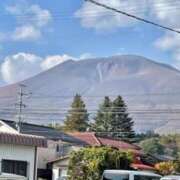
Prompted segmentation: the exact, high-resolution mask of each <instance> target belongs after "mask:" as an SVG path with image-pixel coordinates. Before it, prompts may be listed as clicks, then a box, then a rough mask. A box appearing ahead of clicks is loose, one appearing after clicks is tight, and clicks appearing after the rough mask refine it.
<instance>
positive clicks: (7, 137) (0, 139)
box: [0, 133, 47, 147]
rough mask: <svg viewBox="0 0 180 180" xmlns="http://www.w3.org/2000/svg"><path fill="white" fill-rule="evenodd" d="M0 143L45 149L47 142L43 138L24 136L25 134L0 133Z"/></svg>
mask: <svg viewBox="0 0 180 180" xmlns="http://www.w3.org/2000/svg"><path fill="white" fill-rule="evenodd" d="M0 143H1V144H14V145H24V146H37V147H47V141H46V139H45V138H44V137H38V136H33V135H25V134H10V133H0Z"/></svg>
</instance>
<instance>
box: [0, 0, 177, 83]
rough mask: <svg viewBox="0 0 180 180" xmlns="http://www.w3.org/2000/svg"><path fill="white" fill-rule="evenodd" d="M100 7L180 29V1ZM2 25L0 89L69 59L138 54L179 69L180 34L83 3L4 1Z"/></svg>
mask: <svg viewBox="0 0 180 180" xmlns="http://www.w3.org/2000/svg"><path fill="white" fill-rule="evenodd" d="M97 1H99V0H97ZM101 2H102V3H106V4H108V5H111V6H113V7H116V8H118V9H121V10H124V11H126V12H129V13H132V14H135V15H138V16H140V17H144V18H146V19H150V20H153V21H155V22H158V23H160V24H166V25H167V26H170V27H172V28H177V29H178V28H180V22H178V20H177V18H178V17H180V12H179V9H178V8H180V3H179V2H178V1H173V0H141V1H138V2H137V1H136V0H127V1H124V0H112V1H110V2H109V1H108V0H102V1H101ZM0 22H1V26H0V69H1V74H0V85H1V86H3V85H6V84H9V83H14V82H17V81H19V80H23V79H25V78H28V77H30V76H33V75H35V74H37V73H39V72H41V71H44V70H47V69H48V68H51V67H53V66H54V65H57V64H59V63H61V62H64V61H66V60H67V59H69V58H73V59H75V60H79V59H84V58H91V57H102V56H112V55H117V54H137V55H141V56H145V57H148V58H150V59H153V60H155V61H158V62H163V63H168V64H171V65H173V66H175V67H177V68H179V67H180V65H179V61H180V35H177V34H175V33H171V32H167V31H165V30H162V29H159V28H156V27H153V26H151V25H148V24H144V23H141V22H137V21H135V20H132V19H129V18H127V17H125V16H122V15H118V14H113V13H112V12H109V11H107V10H104V9H102V8H98V7H95V6H94V5H92V4H90V3H85V2H84V1H81V0H53V1H50V0H47V1H42V0H28V1H27V0H4V1H3V3H1V4H0Z"/></svg>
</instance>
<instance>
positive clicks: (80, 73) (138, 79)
mask: <svg viewBox="0 0 180 180" xmlns="http://www.w3.org/2000/svg"><path fill="white" fill-rule="evenodd" d="M21 83H23V84H25V85H26V86H27V89H28V91H30V92H32V93H33V95H32V98H29V99H27V100H26V103H27V104H28V106H30V107H33V108H35V107H37V108H40V107H42V108H44V109H45V108H46V109H47V110H48V107H53V108H55V109H58V108H59V109H60V110H61V109H62V108H66V109H68V108H69V105H70V103H71V101H72V98H73V96H74V95H75V94H76V93H79V94H81V95H82V96H83V97H84V99H85V102H86V104H87V107H88V109H89V110H92V107H94V109H97V106H98V104H99V103H100V102H101V101H102V99H103V97H104V96H106V95H109V96H111V98H112V99H113V98H115V96H117V95H123V98H124V99H125V101H126V102H127V105H128V107H130V109H131V108H132V107H134V106H137V107H141V108H142V107H143V109H144V108H147V107H148V108H152V109H158V108H159V107H165V108H166V109H167V108H170V107H171V108H172V107H173V106H175V107H176V106H179V104H180V91H178V89H180V71H179V70H177V69H176V68H174V67H171V66H170V65H166V64H162V63H159V62H154V61H152V60H149V59H148V58H144V57H142V56H137V55H119V56H112V57H104V58H94V59H87V60H81V61H75V60H68V61H66V62H63V63H62V64H59V65H57V66H55V67H53V68H51V69H49V70H47V71H45V72H42V73H40V74H38V75H36V76H34V77H32V78H29V79H27V80H24V81H22V82H21ZM17 93H18V83H16V84H12V85H9V86H6V87H2V88H0V96H2V97H3V96H4V97H5V96H13V97H14V99H15V97H16V96H17ZM158 93H159V95H157V94H158ZM173 93H177V95H176V96H175V95H173ZM153 94H154V95H153ZM155 94H156V95H155ZM162 94H164V95H162ZM166 94H167V95H166ZM2 103H4V105H6V106H8V104H12V101H10V100H4V101H2V102H1V104H2ZM13 103H15V102H13ZM4 105H2V106H4ZM42 115H43V116H44V120H41V119H40V120H38V118H37V120H36V121H35V122H36V123H41V124H42V123H49V121H50V120H51V119H57V120H58V117H55V116H54V114H53V112H51V113H49V116H48V117H47V116H45V115H44V114H43V113H42ZM1 116H2V115H1ZM3 116H4V115H3ZM29 116H30V117H31V116H32V115H30V113H29ZM141 116H142V115H141ZM146 116H147V115H144V117H140V116H139V115H138V116H137V115H134V114H133V117H134V119H135V122H136V127H135V128H136V129H137V130H138V131H144V130H155V131H156V130H157V131H158V132H160V133H161V131H162V132H163V133H168V129H167V128H166V126H169V127H170V126H172V128H169V129H173V128H175V130H176V131H178V132H179V131H180V124H179V126H177V125H176V126H175V125H174V122H175V121H174V120H172V119H174V118H178V114H177V115H176V117H174V116H172V115H171V114H170V113H167V114H162V115H161V114H159V115H158V116H157V117H154V118H153V115H152V114H150V116H151V118H150V119H151V121H152V123H151V124H150V125H147V120H146V119H147V117H146ZM49 117H50V118H49ZM48 118H49V119H50V120H49V121H48ZM143 118H144V120H143ZM30 119H31V118H30ZM60 119H61V118H60ZM155 119H160V120H158V121H157V120H156V121H155V122H156V124H154V120H155ZM139 120H141V121H142V122H143V123H139V122H138V121H139ZM138 123H139V124H138ZM142 124H144V125H143V127H142Z"/></svg>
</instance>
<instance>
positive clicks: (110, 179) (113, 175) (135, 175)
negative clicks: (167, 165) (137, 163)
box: [102, 170, 161, 180]
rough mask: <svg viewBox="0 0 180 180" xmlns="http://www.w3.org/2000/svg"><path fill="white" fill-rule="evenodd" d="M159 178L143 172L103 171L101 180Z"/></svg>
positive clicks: (155, 179)
mask: <svg viewBox="0 0 180 180" xmlns="http://www.w3.org/2000/svg"><path fill="white" fill-rule="evenodd" d="M160 179H161V176H160V175H158V174H155V173H151V172H144V171H126V170H105V171H104V173H103V177H102V180H160Z"/></svg>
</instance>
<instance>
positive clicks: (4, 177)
mask: <svg viewBox="0 0 180 180" xmlns="http://www.w3.org/2000/svg"><path fill="white" fill-rule="evenodd" d="M0 180H27V178H26V177H24V176H19V175H15V174H7V173H0Z"/></svg>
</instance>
